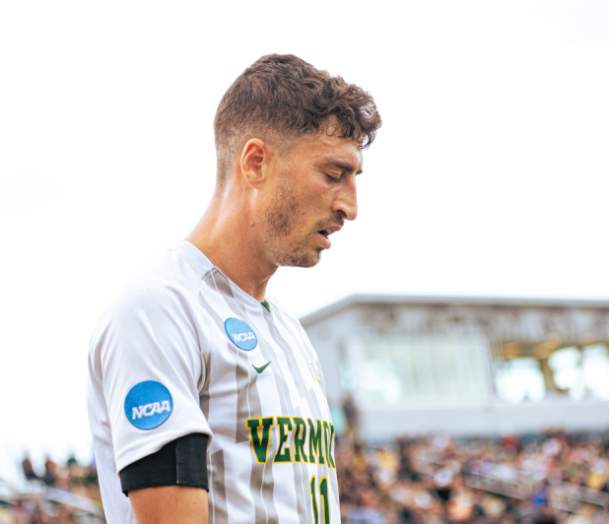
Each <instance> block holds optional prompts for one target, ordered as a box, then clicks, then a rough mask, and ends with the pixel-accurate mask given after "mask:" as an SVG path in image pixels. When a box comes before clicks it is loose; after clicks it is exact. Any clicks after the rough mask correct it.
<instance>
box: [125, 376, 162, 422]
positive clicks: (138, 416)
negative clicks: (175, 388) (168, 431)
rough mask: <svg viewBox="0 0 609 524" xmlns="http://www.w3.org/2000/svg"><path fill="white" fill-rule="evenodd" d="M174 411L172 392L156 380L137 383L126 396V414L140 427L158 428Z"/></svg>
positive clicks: (130, 420)
mask: <svg viewBox="0 0 609 524" xmlns="http://www.w3.org/2000/svg"><path fill="white" fill-rule="evenodd" d="M172 411H173V399H172V398H171V393H169V390H168V389H167V388H166V387H165V386H163V384H161V383H160V382H157V381H156V380H145V381H144V382H140V383H139V384H136V385H135V386H133V387H132V388H131V389H130V390H129V393H127V396H126V397H125V415H127V419H128V420H129V422H131V424H132V425H133V426H135V427H136V428H138V429H154V428H158V427H159V426H160V425H161V424H162V423H163V422H165V421H166V420H167V419H168V418H169V415H171V412H172Z"/></svg>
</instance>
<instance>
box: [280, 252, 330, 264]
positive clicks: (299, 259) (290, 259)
mask: <svg viewBox="0 0 609 524" xmlns="http://www.w3.org/2000/svg"><path fill="white" fill-rule="evenodd" d="M320 257H321V250H319V251H315V252H314V253H290V254H288V255H286V256H285V257H283V258H282V260H281V261H280V262H279V265H280V266H292V267H313V266H315V265H316V264H317V263H318V262H319V259H320Z"/></svg>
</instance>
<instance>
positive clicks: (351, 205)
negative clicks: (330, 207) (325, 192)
mask: <svg viewBox="0 0 609 524" xmlns="http://www.w3.org/2000/svg"><path fill="white" fill-rule="evenodd" d="M334 212H335V213H337V214H340V215H342V216H343V217H344V218H345V219H346V220H355V219H356V218H357V189H356V187H355V176H352V177H349V179H348V181H346V182H345V183H344V185H343V186H342V187H341V190H340V191H339V193H338V194H337V196H336V199H335V200H334Z"/></svg>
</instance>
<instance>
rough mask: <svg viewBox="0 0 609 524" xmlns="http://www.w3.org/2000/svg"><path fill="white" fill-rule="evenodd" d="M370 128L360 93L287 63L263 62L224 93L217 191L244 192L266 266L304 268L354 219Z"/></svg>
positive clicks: (277, 58)
mask: <svg viewBox="0 0 609 524" xmlns="http://www.w3.org/2000/svg"><path fill="white" fill-rule="evenodd" d="M380 124H381V119H380V116H379V114H378V111H377V110H376V106H375V104H374V101H373V99H372V97H371V96H370V95H368V94H367V93H366V92H365V91H363V90H362V89H361V88H359V87H357V86H355V85H353V84H348V83H346V82H345V81H344V80H343V79H342V78H341V77H332V76H330V75H329V74H328V73H327V72H325V71H320V70H318V69H315V68H314V67H313V66H312V65H310V64H308V63H307V62H305V61H304V60H301V59H300V58H298V57H295V56H293V55H267V56H264V57H262V58H260V59H259V60H258V61H256V62H255V63H254V64H253V65H252V66H250V67H249V68H247V69H246V70H245V71H244V72H243V73H242V74H241V75H240V76H239V77H238V78H237V79H236V80H235V82H234V83H233V84H232V85H231V87H230V88H229V89H228V91H227V92H226V93H225V95H224V97H223V98H222V100H221V102H220V105H219V107H218V111H217V113H216V117H215V121H214V131H215V139H216V150H217V156H218V180H217V182H218V187H219V188H224V187H225V186H226V185H227V184H229V183H231V182H235V183H239V184H240V185H241V187H245V188H247V191H248V194H249V195H250V198H249V199H248V206H249V207H250V214H251V221H252V223H251V226H252V234H253V235H254V236H256V242H257V243H258V244H259V245H260V246H261V249H263V250H264V252H265V254H266V256H268V258H269V261H270V262H271V263H273V264H275V265H295V266H311V265H314V264H315V263H316V262H317V261H318V260H319V254H320V252H321V250H322V249H324V248H327V247H329V241H328V240H327V236H328V234H329V233H332V232H334V231H336V230H337V229H338V228H340V227H341V226H342V223H343V221H344V220H345V219H348V220H351V219H354V218H355V216H356V213H357V201H356V192H355V175H356V174H358V173H359V172H361V169H362V166H361V164H362V160H361V150H362V149H363V148H365V147H367V146H368V145H370V144H371V143H372V141H373V140H374V136H375V133H376V130H377V129H378V128H379V126H380ZM236 178H239V180H236Z"/></svg>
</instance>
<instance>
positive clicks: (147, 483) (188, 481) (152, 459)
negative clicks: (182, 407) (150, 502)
mask: <svg viewBox="0 0 609 524" xmlns="http://www.w3.org/2000/svg"><path fill="white" fill-rule="evenodd" d="M208 442H209V435H204V434H202V433H191V434H189V435H185V436H184V437H180V438H178V439H176V440H172V441H171V442H169V443H168V444H165V446H163V447H162V448H161V449H160V450H159V451H157V452H156V453H153V454H152V455H148V456H147V457H144V458H141V459H140V460H137V461H136V462H134V463H133V464H129V465H128V466H126V467H125V468H123V469H122V470H121V471H120V472H119V476H120V479H121V489H122V491H123V493H124V494H125V495H127V494H128V492H129V491H132V490H135V489H142V488H154V487H158V486H192V487H196V488H203V489H205V490H209V485H208V481H207V444H208Z"/></svg>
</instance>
